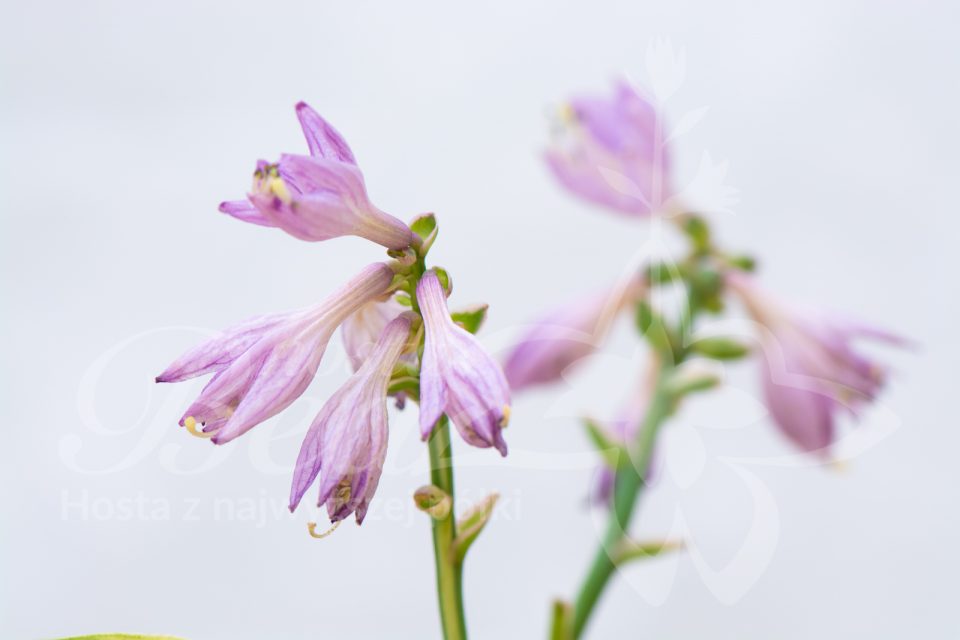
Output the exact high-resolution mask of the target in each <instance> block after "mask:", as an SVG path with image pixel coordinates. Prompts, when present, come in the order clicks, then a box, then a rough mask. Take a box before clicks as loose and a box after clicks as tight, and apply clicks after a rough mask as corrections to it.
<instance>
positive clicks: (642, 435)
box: [561, 361, 673, 638]
mask: <svg viewBox="0 0 960 640" xmlns="http://www.w3.org/2000/svg"><path fill="white" fill-rule="evenodd" d="M672 370H673V365H672V364H671V363H669V362H663V361H661V362H660V363H659V370H658V372H657V377H656V383H655V384H656V386H655V388H654V392H653V396H652V398H651V401H650V406H649V408H648V410H647V415H646V417H645V418H644V421H643V425H642V427H641V428H640V430H639V431H638V433H637V440H636V442H635V443H634V448H635V457H633V459H628V460H627V461H625V463H624V464H621V465H619V469H618V470H617V473H616V480H615V482H614V492H613V505H612V509H611V510H610V515H609V521H608V524H607V531H606V533H605V534H604V537H603V540H602V541H601V544H600V548H599V549H597V553H596V556H595V557H594V559H593V563H592V564H591V565H590V569H589V570H588V571H587V576H586V578H585V579H584V581H583V584H582V585H581V587H580V592H579V593H578V594H577V599H576V601H575V602H574V604H573V619H572V622H571V624H570V631H571V633H570V635H569V637H571V638H579V637H580V635H581V634H582V633H583V630H584V627H586V624H587V621H588V620H589V618H590V614H591V613H592V612H593V608H594V606H595V605H596V604H597V601H598V600H599V598H600V594H601V593H603V589H604V588H605V587H606V585H607V582H608V581H609V580H610V576H611V575H612V574H613V571H614V569H615V568H616V555H617V549H618V547H620V546H622V545H623V544H624V543H625V542H628V537H627V528H628V527H629V525H630V518H631V517H632V515H633V512H634V510H635V508H636V506H637V503H638V502H639V497H640V494H641V492H642V490H643V487H644V485H645V483H646V477H647V472H648V471H649V468H650V460H651V458H652V457H653V449H654V443H655V442H656V439H657V434H658V433H659V431H660V426H661V425H662V424H663V422H664V421H665V420H666V418H667V416H668V415H669V413H670V405H671V403H672V398H671V397H670V393H669V391H668V390H667V384H666V381H667V380H668V378H669V376H670V372H671V371H672ZM561 637H562V636H561Z"/></svg>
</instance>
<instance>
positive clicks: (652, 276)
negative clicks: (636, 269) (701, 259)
mask: <svg viewBox="0 0 960 640" xmlns="http://www.w3.org/2000/svg"><path fill="white" fill-rule="evenodd" d="M682 277H683V272H682V271H681V269H680V267H678V266H677V265H675V264H673V263H667V262H658V263H656V264H651V265H650V266H648V267H647V279H648V280H649V281H650V282H651V283H652V284H668V283H670V282H673V281H674V280H679V279H681V278H682Z"/></svg>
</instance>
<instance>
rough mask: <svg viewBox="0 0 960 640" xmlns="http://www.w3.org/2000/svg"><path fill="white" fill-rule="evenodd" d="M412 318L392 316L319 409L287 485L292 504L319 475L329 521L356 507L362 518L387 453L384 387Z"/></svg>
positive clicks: (319, 502)
mask: <svg viewBox="0 0 960 640" xmlns="http://www.w3.org/2000/svg"><path fill="white" fill-rule="evenodd" d="M409 331H410V318H409V317H408V316H407V314H404V315H401V316H399V317H397V318H396V319H394V320H393V321H391V322H390V323H389V324H388V325H387V326H386V328H385V329H384V330H383V333H382V334H381V336H380V339H379V341H378V342H377V344H376V346H375V347H374V348H373V350H372V351H371V352H370V354H369V357H368V358H367V359H366V360H365V361H364V363H363V365H362V366H361V367H360V368H359V369H358V370H357V372H356V373H354V374H353V376H351V377H350V379H349V380H347V382H346V383H345V384H344V385H343V386H342V387H341V388H340V389H339V390H338V391H337V392H336V393H335V394H333V395H332V396H331V397H330V399H329V400H327V403H326V404H325V405H323V409H321V410H320V413H319V414H318V415H317V417H316V419H315V420H314V421H313V424H311V425H310V430H309V431H308V432H307V435H306V437H305V438H304V440H303V446H301V448H300V456H299V457H298V458H297V466H296V468H295V469H294V472H293V486H292V488H291V490H290V510H291V511H293V510H294V509H296V508H297V505H298V504H300V499H301V498H302V497H303V494H304V493H305V492H306V491H307V489H308V488H310V485H312V484H313V481H314V480H316V478H317V475H318V474H319V475H320V498H319V500H318V503H317V504H318V505H322V504H324V503H326V505H327V514H328V515H329V516H330V520H331V521H332V522H338V521H340V520H343V519H344V518H346V517H347V516H349V515H350V514H351V513H356V518H357V523H358V524H359V523H362V522H363V518H364V516H365V515H366V513H367V507H368V506H369V504H370V500H371V498H373V494H374V492H375V491H376V490H377V484H378V483H379V481H380V473H381V471H382V470H383V461H384V457H385V456H386V453H387V408H386V400H387V387H388V385H389V383H390V374H391V372H392V371H393V367H394V365H395V364H396V362H397V359H398V358H399V357H400V353H401V351H402V350H403V348H404V346H405V345H406V344H407V338H408V333H409Z"/></svg>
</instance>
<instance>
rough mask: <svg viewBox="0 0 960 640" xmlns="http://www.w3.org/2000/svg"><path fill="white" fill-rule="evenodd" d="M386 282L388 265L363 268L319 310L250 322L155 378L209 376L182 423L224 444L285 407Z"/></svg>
mask: <svg viewBox="0 0 960 640" xmlns="http://www.w3.org/2000/svg"><path fill="white" fill-rule="evenodd" d="M392 282H393V270H392V269H391V268H390V267H389V266H387V265H386V264H384V263H375V264H372V265H369V266H367V267H366V268H365V269H363V270H362V271H361V272H360V273H359V274H357V275H356V276H354V277H353V278H352V279H351V280H350V281H349V282H347V283H346V284H345V285H344V286H343V287H341V288H340V290H338V291H337V292H335V293H334V294H333V295H331V296H330V297H328V298H327V299H326V300H325V301H324V302H322V303H321V304H319V305H316V306H314V307H311V308H309V309H303V310H300V311H293V312H290V313H281V314H275V315H270V316H263V317H260V318H254V319H253V320H248V321H247V322H244V323H242V324H240V325H238V326H236V327H234V328H232V329H228V330H227V331H225V332H223V333H222V334H220V335H219V336H217V337H215V338H213V339H211V340H208V341H207V342H204V343H203V344H201V345H199V346H198V347H195V348H194V349H192V350H191V351H188V352H187V353H186V354H185V355H183V356H182V357H181V358H180V359H178V360H177V361H176V362H174V363H173V364H172V365H170V366H169V367H168V368H167V370H166V371H164V372H163V373H162V374H160V375H159V376H157V382H180V381H182V380H187V379H189V378H193V377H195V376H199V375H203V374H206V373H213V374H214V376H213V378H212V379H211V380H210V382H208V383H207V385H206V386H205V387H204V388H203V391H202V392H201V393H200V397H198V398H197V399H196V400H195V401H194V402H193V404H191V405H190V408H189V409H187V411H186V412H185V413H184V415H183V418H181V420H180V424H181V426H185V427H187V428H189V429H190V430H191V431H193V430H194V429H195V425H197V424H202V425H203V431H204V432H205V433H208V434H211V435H212V438H213V442H214V443H216V444H222V443H224V442H229V441H230V440H233V439H234V438H236V437H237V436H239V435H242V434H244V433H246V432H247V431H249V430H250V429H252V428H253V427H255V426H256V425H257V424H259V423H261V422H263V421H264V420H266V419H268V418H270V417H272V416H274V415H276V414H277V413H279V412H280V411H282V410H284V409H285V408H287V407H288V406H289V405H290V403H292V402H293V401H294V400H296V399H297V398H298V397H299V396H300V394H302V393H303V392H304V390H305V389H306V388H307V385H309V384H310V381H311V380H313V377H314V375H316V373H317V367H318V366H319V365H320V359H321V358H322V357H323V352H324V350H325V349H326V347H327V342H329V340H330V336H331V335H332V334H333V332H334V331H335V330H336V328H337V326H339V324H340V323H341V322H343V320H344V319H345V318H346V317H347V316H349V315H350V314H351V313H353V312H354V311H356V310H357V309H358V308H360V307H361V306H363V305H364V304H365V303H367V302H369V301H370V300H373V299H375V298H378V297H380V296H383V295H384V294H385V293H386V292H387V290H388V289H389V288H390V286H391V284H392Z"/></svg>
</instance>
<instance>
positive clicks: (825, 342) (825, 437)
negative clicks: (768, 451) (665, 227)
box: [726, 273, 904, 452]
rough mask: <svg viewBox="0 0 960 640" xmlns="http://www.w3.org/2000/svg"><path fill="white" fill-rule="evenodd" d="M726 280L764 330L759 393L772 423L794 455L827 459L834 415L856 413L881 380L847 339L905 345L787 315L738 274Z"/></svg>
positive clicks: (861, 329) (820, 319) (837, 323)
mask: <svg viewBox="0 0 960 640" xmlns="http://www.w3.org/2000/svg"><path fill="white" fill-rule="evenodd" d="M726 281H727V284H728V285H729V286H730V288H731V289H733V290H734V291H735V292H736V293H737V294H738V295H739V296H740V298H741V299H742V300H743V303H744V305H745V306H746V308H747V311H748V312H749V313H750V315H751V316H752V317H753V319H754V320H755V321H756V322H757V323H758V324H759V325H761V326H762V328H763V331H762V333H761V336H760V339H761V342H762V344H763V388H764V396H765V400H766V404H767V408H768V409H769V411H770V414H771V416H772V417H773V419H774V421H775V422H776V423H777V425H778V426H779V427H780V428H781V430H782V431H783V432H784V434H786V436H787V437H788V438H790V440H792V441H793V442H794V443H795V444H796V445H797V446H799V447H800V448H801V449H803V450H805V451H821V452H826V450H827V449H828V448H829V446H830V445H831V444H832V443H833V442H834V440H835V439H836V426H835V414H836V413H837V411H838V410H840V409H842V408H846V409H847V410H849V411H851V412H852V413H854V414H856V413H857V412H858V410H859V409H860V408H861V407H862V406H863V405H864V404H866V403H868V402H870V401H871V400H873V399H874V398H876V396H877V394H878V393H879V391H880V389H881V388H882V386H883V384H884V382H885V379H886V376H887V372H886V369H885V368H884V367H882V366H881V365H880V364H878V363H876V362H874V361H873V360H871V359H869V358H867V357H866V356H863V355H861V354H859V353H857V352H856V351H854V349H853V346H852V342H853V340H854V339H855V338H859V337H865V338H875V339H879V340H882V341H885V342H888V343H894V344H903V343H904V341H903V340H902V339H901V338H899V337H897V336H894V335H891V334H889V333H886V332H884V331H881V330H878V329H875V328H872V327H867V326H863V325H860V324H857V323H854V322H849V321H844V320H840V319H836V318H828V317H826V316H824V315H821V314H816V315H811V314H804V313H800V312H798V311H795V310H793V309H790V308H788V307H787V306H786V305H784V304H783V303H781V302H780V301H778V300H776V299H775V298H773V297H771V296H770V295H769V294H767V293H766V292H764V291H763V290H761V289H760V288H759V287H758V286H757V285H756V284H755V283H754V282H753V281H752V280H751V279H750V278H749V277H747V276H745V275H743V274H740V273H733V274H730V275H728V276H727V279H726Z"/></svg>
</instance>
